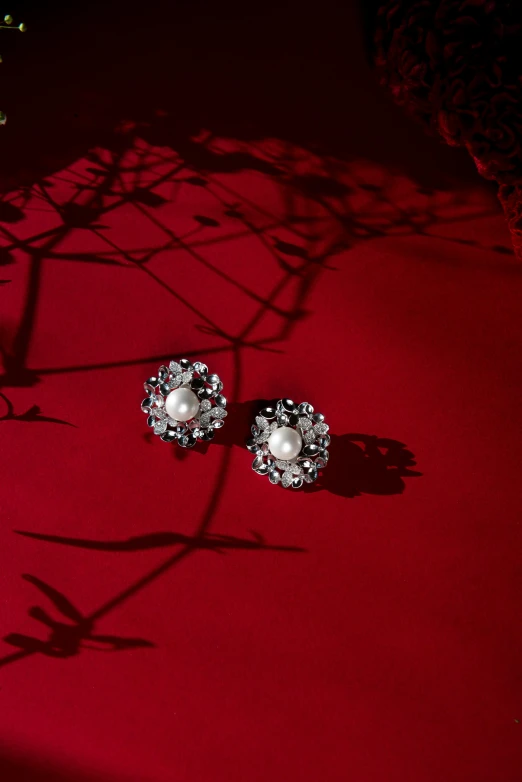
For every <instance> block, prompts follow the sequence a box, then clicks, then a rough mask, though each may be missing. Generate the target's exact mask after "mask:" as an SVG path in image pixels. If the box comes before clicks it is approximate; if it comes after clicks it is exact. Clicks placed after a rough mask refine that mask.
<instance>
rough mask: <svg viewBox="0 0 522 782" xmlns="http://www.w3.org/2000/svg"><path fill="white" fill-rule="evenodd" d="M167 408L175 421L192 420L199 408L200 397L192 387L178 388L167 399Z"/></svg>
mask: <svg viewBox="0 0 522 782" xmlns="http://www.w3.org/2000/svg"><path fill="white" fill-rule="evenodd" d="M165 410H166V411H167V413H168V414H169V415H170V417H171V418H173V419H174V420H175V421H190V419H191V418H194V416H195V415H196V414H197V412H198V410H199V399H198V398H197V396H196V394H195V393H194V391H191V390H190V388H176V389H174V391H171V392H170V394H169V395H168V397H167V398H166V399H165Z"/></svg>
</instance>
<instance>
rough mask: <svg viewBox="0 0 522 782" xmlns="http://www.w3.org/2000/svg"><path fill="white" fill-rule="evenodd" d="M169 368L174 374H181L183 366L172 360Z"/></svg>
mask: <svg viewBox="0 0 522 782" xmlns="http://www.w3.org/2000/svg"><path fill="white" fill-rule="evenodd" d="M169 370H170V372H171V373H172V374H173V375H180V374H181V367H180V365H179V364H178V362H177V361H171V362H170V364H169Z"/></svg>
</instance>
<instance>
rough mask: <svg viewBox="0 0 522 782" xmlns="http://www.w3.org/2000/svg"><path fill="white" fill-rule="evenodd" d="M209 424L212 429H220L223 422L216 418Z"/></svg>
mask: <svg viewBox="0 0 522 782" xmlns="http://www.w3.org/2000/svg"><path fill="white" fill-rule="evenodd" d="M211 426H212V428H213V429H221V427H222V426H225V422H224V421H223V419H222V418H216V419H215V420H214V421H212V424H211Z"/></svg>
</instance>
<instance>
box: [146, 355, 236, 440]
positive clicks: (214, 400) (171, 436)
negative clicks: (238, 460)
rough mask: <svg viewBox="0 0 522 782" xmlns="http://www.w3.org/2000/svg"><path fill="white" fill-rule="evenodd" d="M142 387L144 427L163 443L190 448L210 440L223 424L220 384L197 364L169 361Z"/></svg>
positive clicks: (224, 405) (225, 403) (222, 398)
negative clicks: (146, 426) (197, 443)
mask: <svg viewBox="0 0 522 782" xmlns="http://www.w3.org/2000/svg"><path fill="white" fill-rule="evenodd" d="M143 387H144V389H145V393H146V394H147V397H146V399H144V400H143V402H142V403H141V409H142V410H143V412H144V413H146V414H147V416H148V417H147V424H148V425H149V426H150V427H152V428H153V430H154V434H157V435H158V436H159V437H161V439H162V440H163V441H164V442H166V443H173V442H177V443H178V445H180V446H181V447H182V448H192V447H193V446H194V445H195V444H196V442H197V441H198V440H202V441H204V442H208V441H209V440H212V438H213V437H214V431H215V430H216V429H220V428H221V427H222V426H223V424H224V423H225V421H224V419H225V418H226V415H227V411H226V410H225V408H226V406H227V400H226V399H225V397H224V396H223V394H222V393H221V392H222V390H223V383H222V382H221V380H220V379H219V377H218V376H217V375H213V374H210V373H209V371H208V367H207V365H206V364H202V363H201V361H196V362H195V363H194V364H191V362H190V361H188V360H187V359H186V358H182V359H181V360H180V361H171V362H170V364H169V366H168V367H166V366H161V367H160V368H159V370H158V376H157V377H150V378H149V379H148V380H147V382H146V383H144V385H143Z"/></svg>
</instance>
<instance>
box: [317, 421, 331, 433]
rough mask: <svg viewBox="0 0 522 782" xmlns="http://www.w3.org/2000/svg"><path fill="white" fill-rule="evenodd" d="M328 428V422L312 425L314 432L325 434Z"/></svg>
mask: <svg viewBox="0 0 522 782" xmlns="http://www.w3.org/2000/svg"><path fill="white" fill-rule="evenodd" d="M329 428H330V427H329V426H328V424H323V423H321V424H316V425H315V426H314V432H315V433H316V434H326V433H327V431H328V429H329Z"/></svg>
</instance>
